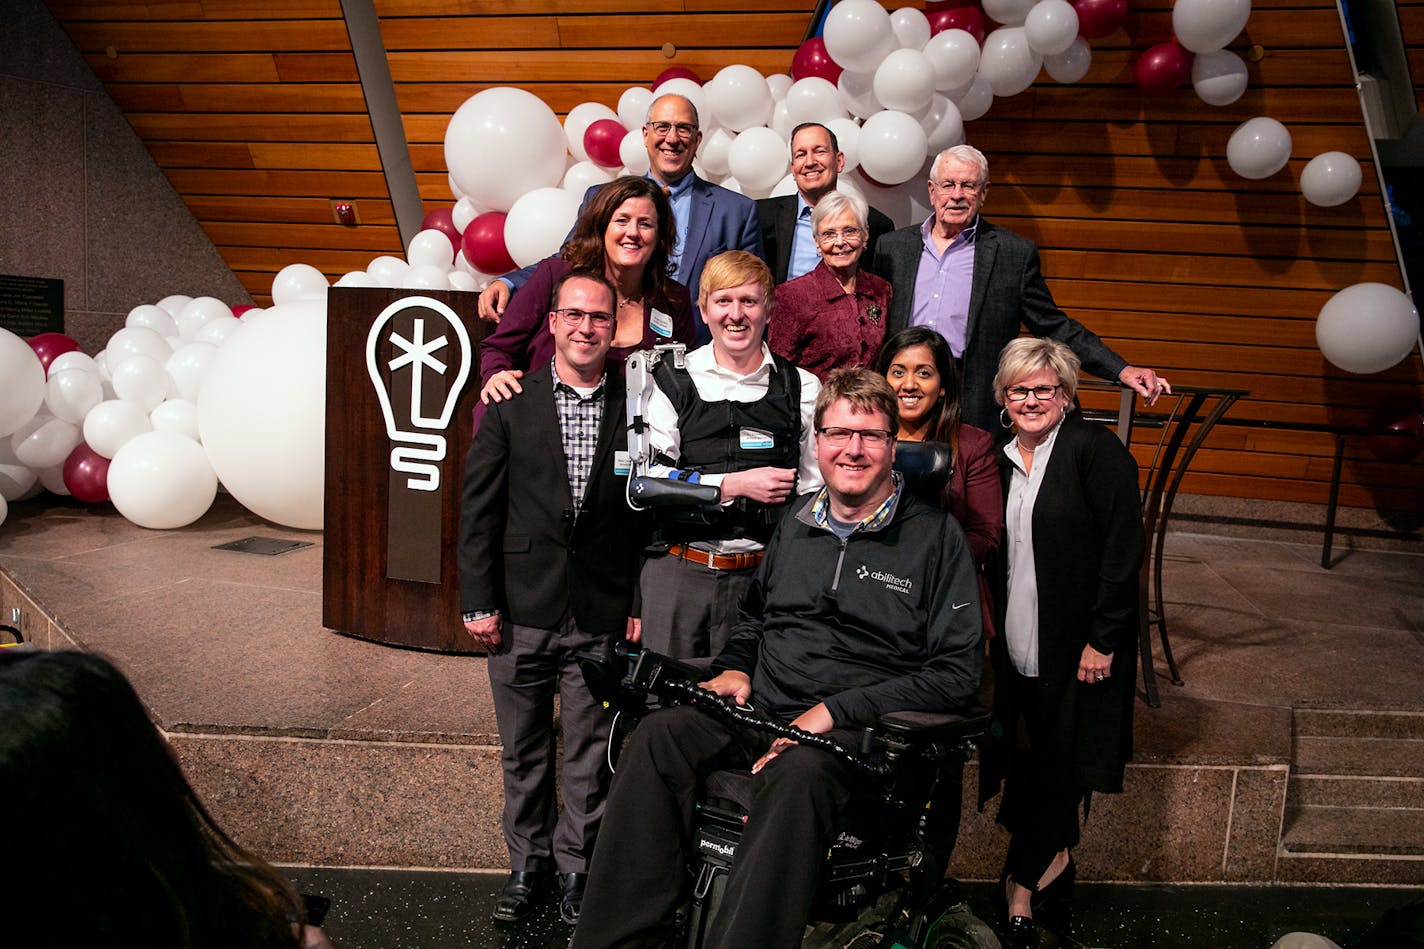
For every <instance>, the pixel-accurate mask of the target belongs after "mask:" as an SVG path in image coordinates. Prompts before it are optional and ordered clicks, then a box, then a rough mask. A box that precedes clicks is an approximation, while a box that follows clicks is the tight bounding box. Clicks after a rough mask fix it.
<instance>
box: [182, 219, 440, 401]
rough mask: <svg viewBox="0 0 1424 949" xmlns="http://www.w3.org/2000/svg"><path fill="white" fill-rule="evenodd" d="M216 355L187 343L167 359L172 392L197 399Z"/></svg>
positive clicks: (213, 348) (207, 346) (205, 347)
mask: <svg viewBox="0 0 1424 949" xmlns="http://www.w3.org/2000/svg"><path fill="white" fill-rule="evenodd" d="M446 243H449V242H448V241H447V242H446ZM217 355H218V348H217V347H216V346H214V345H213V344H212V343H189V344H187V345H186V346H184V347H183V348H182V349H180V350H178V351H177V352H175V353H174V354H173V355H172V356H169V357H168V362H166V363H165V364H164V366H163V371H164V372H166V373H168V378H169V379H170V380H172V382H173V391H174V392H176V393H178V398H180V399H189V400H192V399H196V398H197V397H198V390H199V389H200V388H201V387H202V385H203V377H204V376H205V375H207V372H208V368H209V367H210V366H212V364H213V360H214V359H216V358H217ZM155 408H156V406H155Z"/></svg>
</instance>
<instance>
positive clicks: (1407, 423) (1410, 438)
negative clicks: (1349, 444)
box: [1365, 412, 1424, 461]
mask: <svg viewBox="0 0 1424 949" xmlns="http://www.w3.org/2000/svg"><path fill="white" fill-rule="evenodd" d="M1375 427H1377V428H1384V429H1388V430H1390V431H1391V432H1398V433H1399V434H1398V435H1369V436H1366V438H1365V447H1366V448H1368V449H1369V450H1370V454H1372V455H1374V456H1375V457H1376V458H1379V459H1380V460H1382V461H1409V460H1410V459H1412V458H1414V457H1415V456H1416V455H1418V454H1419V452H1420V451H1424V412H1410V413H1409V414H1408V415H1406V416H1404V417H1403V418H1397V419H1395V420H1394V421H1392V422H1387V421H1385V420H1384V417H1379V418H1376V419H1375Z"/></svg>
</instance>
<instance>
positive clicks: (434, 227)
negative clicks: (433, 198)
mask: <svg viewBox="0 0 1424 949" xmlns="http://www.w3.org/2000/svg"><path fill="white" fill-rule="evenodd" d="M420 229H421V230H422V231H439V232H440V233H441V234H444V235H445V236H446V237H448V238H450V243H451V244H453V245H454V247H455V250H456V251H459V249H460V229H459V228H458V227H456V226H455V217H454V214H453V213H452V212H451V211H450V209H449V208H436V209H435V210H434V211H431V212H430V213H428V214H426V215H425V219H424V220H422V221H421V222H420Z"/></svg>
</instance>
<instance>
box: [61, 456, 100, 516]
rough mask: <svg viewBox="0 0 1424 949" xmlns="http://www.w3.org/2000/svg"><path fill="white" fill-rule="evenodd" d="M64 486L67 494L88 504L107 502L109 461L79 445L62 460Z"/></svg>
mask: <svg viewBox="0 0 1424 949" xmlns="http://www.w3.org/2000/svg"><path fill="white" fill-rule="evenodd" d="M61 473H62V474H63V476H64V486H65V487H66V488H68V489H69V493H70V494H72V495H74V496H75V497H76V498H78V499H79V500H81V501H84V502H86V503H88V504H98V503H99V502H100V501H107V500H109V459H107V458H105V457H104V456H103V455H101V454H99V453H98V452H97V451H95V450H94V449H92V448H90V447H89V445H88V443H87V442H80V443H79V445H78V446H77V447H76V448H75V449H74V450H73V451H72V452H70V453H69V457H68V458H66V459H64V468H63V469H62V472H61Z"/></svg>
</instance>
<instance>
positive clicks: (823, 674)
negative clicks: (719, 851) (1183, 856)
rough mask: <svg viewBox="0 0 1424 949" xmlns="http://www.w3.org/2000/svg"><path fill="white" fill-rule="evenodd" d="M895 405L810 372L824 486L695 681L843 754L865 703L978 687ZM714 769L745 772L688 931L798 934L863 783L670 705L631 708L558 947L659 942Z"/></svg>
mask: <svg viewBox="0 0 1424 949" xmlns="http://www.w3.org/2000/svg"><path fill="white" fill-rule="evenodd" d="M897 417H898V412H897V409H896V403H895V395H894V392H893V391H892V390H891V389H890V387H889V385H888V383H886V382H885V380H884V379H883V378H882V377H880V376H877V375H875V374H874V373H871V372H868V371H864V370H842V371H840V372H837V373H834V374H833V375H831V376H830V378H829V379H828V380H827V381H826V384H825V386H824V387H823V388H822V390H821V393H820V397H819V398H818V400H817V403H816V413H815V425H816V459H817V463H818V465H819V467H820V469H821V474H822V476H823V477H824V479H825V487H824V488H823V489H822V490H821V491H820V492H818V493H817V494H815V495H813V496H812V497H810V498H809V499H807V500H806V501H805V502H804V503H802V504H801V505H799V506H798V507H796V508H794V509H793V510H794V513H791V514H789V515H788V516H787V517H786V518H785V519H784V520H783V521H782V522H781V524H780V525H779V526H778V528H777V530H776V533H775V534H774V535H773V537H772V539H771V541H770V542H769V543H768V545H767V551H766V557H765V560H764V561H763V563H762V565H761V567H760V568H759V569H758V572H757V575H756V578H755V579H754V580H753V581H752V583H751V585H750V586H749V588H748V589H747V591H746V593H745V594H744V596H743V598H742V602H741V611H740V616H739V618H738V621H737V624H736V626H735V628H734V629H733V631H732V634H731V637H730V639H729V640H728V643H727V646H726V648H725V649H724V650H723V652H722V653H721V655H720V656H718V657H717V658H716V659H715V660H714V661H713V663H712V672H713V673H714V674H713V676H712V678H711V679H709V680H708V681H705V682H703V683H701V685H702V687H703V688H705V689H707V690H709V691H711V692H713V693H716V694H717V695H719V696H726V697H728V698H730V699H731V700H732V701H734V702H735V703H736V705H738V706H743V707H745V708H751V709H754V710H755V712H756V714H758V715H761V716H766V717H770V718H772V719H776V720H779V721H780V722H783V723H786V722H789V723H790V724H791V725H792V726H795V727H796V728H798V729H801V730H802V731H804V732H808V733H811V734H814V735H826V736H828V737H830V738H833V739H837V740H838V741H839V742H840V743H841V744H842V745H845V746H847V747H850V748H855V747H856V746H857V744H859V739H860V734H861V730H862V729H863V728H864V727H866V726H872V725H875V724H876V723H877V722H878V720H879V719H880V717H881V716H882V714H884V713H888V712H943V711H953V710H960V709H965V708H967V707H969V706H971V705H973V704H974V699H975V695H976V693H977V692H978V688H979V678H980V672H981V664H982V645H981V640H980V637H981V629H980V619H979V616H980V613H979V605H978V585H977V581H976V579H975V572H974V565H973V560H972V557H971V555H970V553H969V549H968V546H967V545H966V543H965V540H964V536H963V534H962V533H961V531H960V529H959V527H958V525H957V524H955V523H954V522H953V520H951V519H950V518H948V517H947V516H946V515H944V514H943V513H941V512H940V511H939V510H937V509H934V508H932V507H929V506H928V505H925V504H923V503H921V502H919V501H917V500H916V499H914V498H913V497H911V496H910V495H909V494H908V493H905V492H902V490H901V482H900V478H899V476H898V475H896V474H894V473H893V472H892V470H891V464H892V461H893V459H894V453H895V431H896V419H897ZM727 768H750V770H751V772H752V777H751V778H750V789H749V800H748V801H747V802H746V803H747V819H746V822H745V826H744V828H743V830H742V833H741V835H740V841H739V843H738V844H737V846H736V856H735V859H734V861H733V864H732V867H731V870H730V873H729V874H728V877H727V881H726V889H725V892H724V895H723V899H722V901H721V909H720V911H719V912H718V914H717V916H716V918H715V919H714V920H713V921H712V922H711V925H710V927H709V929H708V932H707V938H706V943H705V944H706V945H708V946H717V947H722V946H725V947H732V946H735V947H738V949H745V947H794V946H798V945H800V943H801V939H802V935H803V931H804V929H805V926H806V922H807V918H808V915H809V913H810V910H811V907H812V903H813V900H814V898H815V895H816V889H817V885H818V882H819V880H820V876H821V865H822V862H823V860H824V858H825V856H826V853H827V851H828V849H829V848H830V847H831V845H832V843H833V842H834V841H835V839H836V836H837V833H838V831H839V829H840V827H841V819H842V816H843V812H844V811H845V809H846V805H847V802H848V801H849V799H850V796H851V794H852V792H853V791H855V790H857V788H859V787H860V786H861V785H862V783H863V782H864V781H865V778H864V776H863V775H862V773H861V772H860V771H858V770H857V769H856V768H855V767H854V766H853V764H852V763H850V762H849V761H847V760H846V759H845V757H844V756H839V755H836V754H833V753H831V752H830V751H827V750H824V749H822V748H820V747H812V746H810V745H808V744H805V743H797V742H795V741H792V740H790V739H788V738H785V737H779V738H776V739H775V740H771V739H770V738H769V737H768V736H766V735H764V734H762V733H759V732H752V731H748V730H746V729H743V728H738V727H734V726H731V725H728V724H725V723H724V722H723V721H721V720H719V719H718V718H714V717H712V716H710V715H707V714H704V713H703V712H702V711H700V710H699V709H698V708H696V707H695V705H684V706H679V707H674V708H669V709H664V710H661V711H657V712H654V713H653V714H651V715H649V716H648V717H647V718H646V719H644V720H643V721H642V723H641V724H639V726H638V727H637V728H636V729H635V730H634V731H633V733H632V736H631V737H630V739H629V743H628V746H627V748H626V749H625V750H624V753H623V755H622V757H621V759H620V761H619V765H618V772H617V774H616V775H615V777H614V781H613V786H612V790H611V792H610V795H609V798H608V801H607V805H606V808H605V812H604V818H603V824H602V828H601V830H600V833H599V838H598V844H597V847H596V848H595V851H594V857H593V861H592V866H591V868H590V876H589V882H588V890H587V893H586V896H585V899H584V904H583V915H582V917H581V919H580V920H579V924H578V927H577V928H576V930H575V932H574V939H573V943H572V945H573V947H574V949H596V947H612V946H619V947H628V946H648V947H652V946H659V947H661V946H667V945H669V943H670V942H671V941H672V940H673V938H674V932H675V928H676V915H677V909H678V907H679V906H680V905H681V904H682V903H683V902H685V900H686V893H687V889H688V888H687V878H686V874H685V872H684V868H685V867H686V865H687V859H688V857H689V853H688V850H689V848H690V847H691V846H692V830H693V820H694V816H695V814H694V811H695V802H696V799H697V797H698V795H699V793H700V790H701V785H702V779H703V776H704V775H706V774H708V773H709V772H712V771H715V770H719V769H727ZM955 800H956V801H957V795H956V798H955ZM957 816H958V815H957V813H956V814H955V815H954V818H955V819H956V820H957ZM940 872H943V871H942V868H941V870H940Z"/></svg>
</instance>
